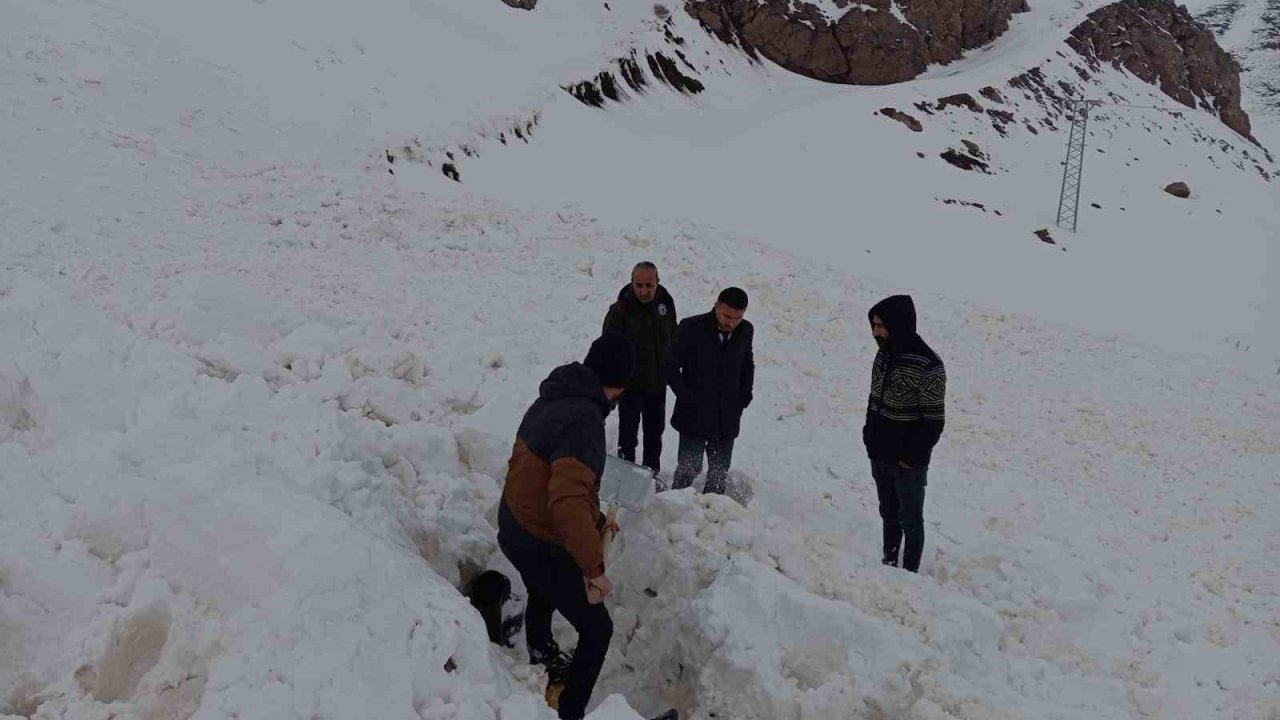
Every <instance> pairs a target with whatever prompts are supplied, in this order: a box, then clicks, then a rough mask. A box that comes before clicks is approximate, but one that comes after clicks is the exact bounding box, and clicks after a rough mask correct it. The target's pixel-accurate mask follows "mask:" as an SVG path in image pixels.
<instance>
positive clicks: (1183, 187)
mask: <svg viewBox="0 0 1280 720" xmlns="http://www.w3.org/2000/svg"><path fill="white" fill-rule="evenodd" d="M1164 191H1165V192H1167V193H1169V194H1170V195H1172V196H1174V197H1176V198H1182V199H1183V200H1186V199H1187V198H1189V197H1191V188H1190V187H1188V186H1187V184H1186V183H1184V182H1176V183H1170V184H1168V185H1166V186H1165V188H1164Z"/></svg>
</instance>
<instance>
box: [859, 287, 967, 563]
mask: <svg viewBox="0 0 1280 720" xmlns="http://www.w3.org/2000/svg"><path fill="white" fill-rule="evenodd" d="M867 318H868V319H869V320H870V321H871V332H872V334H873V335H874V336H875V339H876V344H877V345H879V346H880V350H879V352H877V353H876V359H875V363H874V365H873V366H872V370H871V397H870V399H868V401H867V422H866V424H865V425H864V426H863V428H862V442H863V444H865V445H866V446H867V456H868V457H869V458H871V476H872V477H873V478H874V479H875V481H876V493H877V494H878V495H879V499H880V518H881V519H882V520H883V521H884V557H883V561H882V562H883V563H884V564H885V565H891V566H893V567H898V550H899V547H900V546H901V545H902V539H903V537H904V536H905V537H906V541H907V542H906V548H905V549H904V551H903V553H902V567H903V568H904V569H906V570H909V571H911V572H919V570H920V555H921V554H922V553H923V551H924V489H925V486H926V485H927V484H928V472H929V459H930V456H931V455H932V453H933V446H934V445H936V444H937V443H938V438H939V437H941V435H942V426H943V421H944V418H945V405H946V394H947V371H946V369H945V368H944V367H943V365H942V358H939V357H938V354H937V353H935V352H934V351H933V350H932V349H931V348H930V347H929V346H928V345H927V344H925V342H924V340H922V339H920V336H919V335H917V334H916V308H915V304H914V303H913V302H912V301H911V297H910V296H909V295H894V296H893V297H889V298H885V299H884V300H881V301H880V302H879V303H876V305H875V307H873V308H871V311H870V312H868V313H867Z"/></svg>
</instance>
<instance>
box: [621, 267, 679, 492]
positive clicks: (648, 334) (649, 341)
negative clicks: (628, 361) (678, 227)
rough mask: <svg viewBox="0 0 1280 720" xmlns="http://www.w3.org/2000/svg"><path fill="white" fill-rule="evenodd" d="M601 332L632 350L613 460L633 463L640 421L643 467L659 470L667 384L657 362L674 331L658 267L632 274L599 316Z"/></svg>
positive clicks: (673, 317)
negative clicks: (625, 340) (631, 374)
mask: <svg viewBox="0 0 1280 720" xmlns="http://www.w3.org/2000/svg"><path fill="white" fill-rule="evenodd" d="M604 331H605V332H609V331H614V332H620V333H622V334H623V335H626V336H627V338H628V339H629V340H631V344H632V345H634V346H635V348H636V374H635V377H633V378H631V384H630V385H629V386H627V392H626V394H624V395H623V396H622V400H620V401H619V402H618V457H620V458H622V459H623V460H627V461H630V462H635V461H636V445H638V444H639V433H640V423H641V419H643V421H644V455H643V462H642V463H641V464H642V465H644V466H645V467H647V468H649V469H650V470H652V471H653V474H654V475H657V474H658V471H659V470H661V469H662V433H663V432H665V431H666V429H667V418H666V415H667V381H666V378H664V377H663V372H662V362H663V359H664V358H665V357H666V354H667V346H668V345H670V344H671V338H672V336H673V335H675V332H676V304H675V301H674V300H672V299H671V294H670V293H668V292H667V289H666V288H664V287H663V286H662V285H661V284H660V283H659V282H658V268H657V266H655V265H654V264H653V263H650V262H642V263H640V264H638V265H636V266H635V268H634V269H632V271H631V283H630V284H629V285H627V286H626V287H624V288H623V289H622V292H620V293H618V301H617V302H615V303H614V304H613V305H611V306H610V307H609V312H608V314H607V315H605V317H604Z"/></svg>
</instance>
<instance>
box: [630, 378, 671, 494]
mask: <svg viewBox="0 0 1280 720" xmlns="http://www.w3.org/2000/svg"><path fill="white" fill-rule="evenodd" d="M666 416H667V389H666V388H665V387H664V388H663V389H661V390H658V391H656V392H648V393H646V392H631V391H628V392H625V393H623V394H622V398H621V399H620V400H619V401H618V457H620V458H622V459H623V460H629V461H631V462H635V461H636V445H637V444H639V433H640V421H641V418H643V419H644V460H643V462H641V463H640V464H641V465H644V466H645V467H647V468H649V469H650V470H652V471H653V472H654V473H657V472H658V471H659V470H661V469H662V433H663V432H665V431H666V429H667V418H666Z"/></svg>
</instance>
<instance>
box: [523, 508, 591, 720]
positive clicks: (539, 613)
mask: <svg viewBox="0 0 1280 720" xmlns="http://www.w3.org/2000/svg"><path fill="white" fill-rule="evenodd" d="M498 546H499V547H500V548H502V554H504V555H506V556H507V559H508V560H510V561H511V564H512V565H515V567H516V570H517V571H519V573H520V578H521V579H522V580H524V586H525V589H526V590H527V591H528V594H529V600H528V604H527V605H526V606H525V611H524V627H525V639H526V640H527V641H528V643H529V647H530V648H531V649H534V648H536V649H543V648H547V647H548V646H550V645H551V642H552V636H551V613H553V612H559V613H560V614H561V615H563V616H564V619H565V620H568V621H569V624H570V625H572V626H573V629H574V630H576V631H577V632H578V646H577V647H576V648H574V651H573V659H572V660H571V661H570V662H569V669H568V672H567V673H566V675H565V685H564V691H563V692H562V693H561V694H560V711H559V712H560V718H561V720H580V719H581V718H582V717H583V716H584V715H585V714H586V711H587V701H589V700H590V699H591V691H592V690H593V689H595V686H596V679H598V678H599V677H600V668H601V667H602V666H603V665H604V656H605V654H606V653H607V652H608V651H609V641H610V639H612V637H613V620H612V619H611V618H610V617H609V611H608V610H607V609H605V606H604V605H603V604H600V605H592V604H591V603H589V602H587V590H586V586H585V584H584V583H583V579H582V570H581V569H579V568H578V564H577V563H576V562H574V560H573V556H572V555H570V554H569V553H568V551H566V550H565V549H564V548H561V547H559V546H558V545H552V544H551V543H547V542H543V541H541V540H539V539H537V538H535V537H533V536H532V535H530V534H529V533H528V532H527V531H525V529H524V528H522V527H520V524H519V522H518V521H517V520H516V519H515V517H514V516H512V514H511V510H510V509H508V508H507V504H506V503H505V502H504V503H502V505H501V507H500V508H499V509H498Z"/></svg>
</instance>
